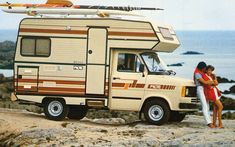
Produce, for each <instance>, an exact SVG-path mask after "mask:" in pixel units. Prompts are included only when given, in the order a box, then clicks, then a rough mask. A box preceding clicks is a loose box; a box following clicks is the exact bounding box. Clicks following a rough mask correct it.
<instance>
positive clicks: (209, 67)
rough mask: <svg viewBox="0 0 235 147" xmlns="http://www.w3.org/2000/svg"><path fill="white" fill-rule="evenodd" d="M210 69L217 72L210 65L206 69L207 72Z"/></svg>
mask: <svg viewBox="0 0 235 147" xmlns="http://www.w3.org/2000/svg"><path fill="white" fill-rule="evenodd" d="M208 69H211V70H212V71H214V70H215V67H214V66H212V65H208V66H207V67H206V70H208Z"/></svg>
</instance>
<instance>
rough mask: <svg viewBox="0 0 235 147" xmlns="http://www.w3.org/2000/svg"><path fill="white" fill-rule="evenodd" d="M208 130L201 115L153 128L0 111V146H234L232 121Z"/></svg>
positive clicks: (117, 121) (141, 124)
mask: <svg viewBox="0 0 235 147" xmlns="http://www.w3.org/2000/svg"><path fill="white" fill-rule="evenodd" d="M224 126H225V129H218V128H216V129H209V128H207V127H206V126H205V125H204V120H203V118H202V117H201V116H195V115H189V116H186V118H185V120H183V121H182V122H181V123H169V124H166V125H163V126H154V125H150V124H147V123H145V122H142V121H137V122H133V123H129V124H126V123H125V121H124V120H123V119H121V118H111V119H86V118H85V119H83V120H81V121H76V120H68V119H67V120H64V121H50V120H47V119H46V118H45V116H44V115H43V114H36V113H31V112H27V111H23V110H11V109H0V146H18V145H19V146H69V147H72V146H78V147H83V146H85V147H86V146H92V147H93V146H97V147H98V146H117V147H122V146H128V147H129V146H130V147H135V146H136V147H144V146H156V147H158V146H225V147H234V146H235V120H224Z"/></svg>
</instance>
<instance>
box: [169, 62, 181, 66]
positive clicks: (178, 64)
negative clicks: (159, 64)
mask: <svg viewBox="0 0 235 147" xmlns="http://www.w3.org/2000/svg"><path fill="white" fill-rule="evenodd" d="M183 64H184V62H181V63H174V64H168V65H167V66H183Z"/></svg>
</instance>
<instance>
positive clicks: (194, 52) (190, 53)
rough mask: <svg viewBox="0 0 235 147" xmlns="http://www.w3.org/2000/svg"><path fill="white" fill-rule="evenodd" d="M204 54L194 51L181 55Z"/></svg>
mask: <svg viewBox="0 0 235 147" xmlns="http://www.w3.org/2000/svg"><path fill="white" fill-rule="evenodd" d="M203 54H204V53H200V52H196V51H187V52H184V53H182V55H203Z"/></svg>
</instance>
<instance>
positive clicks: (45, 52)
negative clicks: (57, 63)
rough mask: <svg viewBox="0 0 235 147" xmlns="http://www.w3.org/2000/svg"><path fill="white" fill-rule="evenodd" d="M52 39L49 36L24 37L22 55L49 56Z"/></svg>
mask: <svg viewBox="0 0 235 147" xmlns="http://www.w3.org/2000/svg"><path fill="white" fill-rule="evenodd" d="M50 51H51V40H50V39H49V38H22V40H21V55H22V56H35V57H49V56H50Z"/></svg>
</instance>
